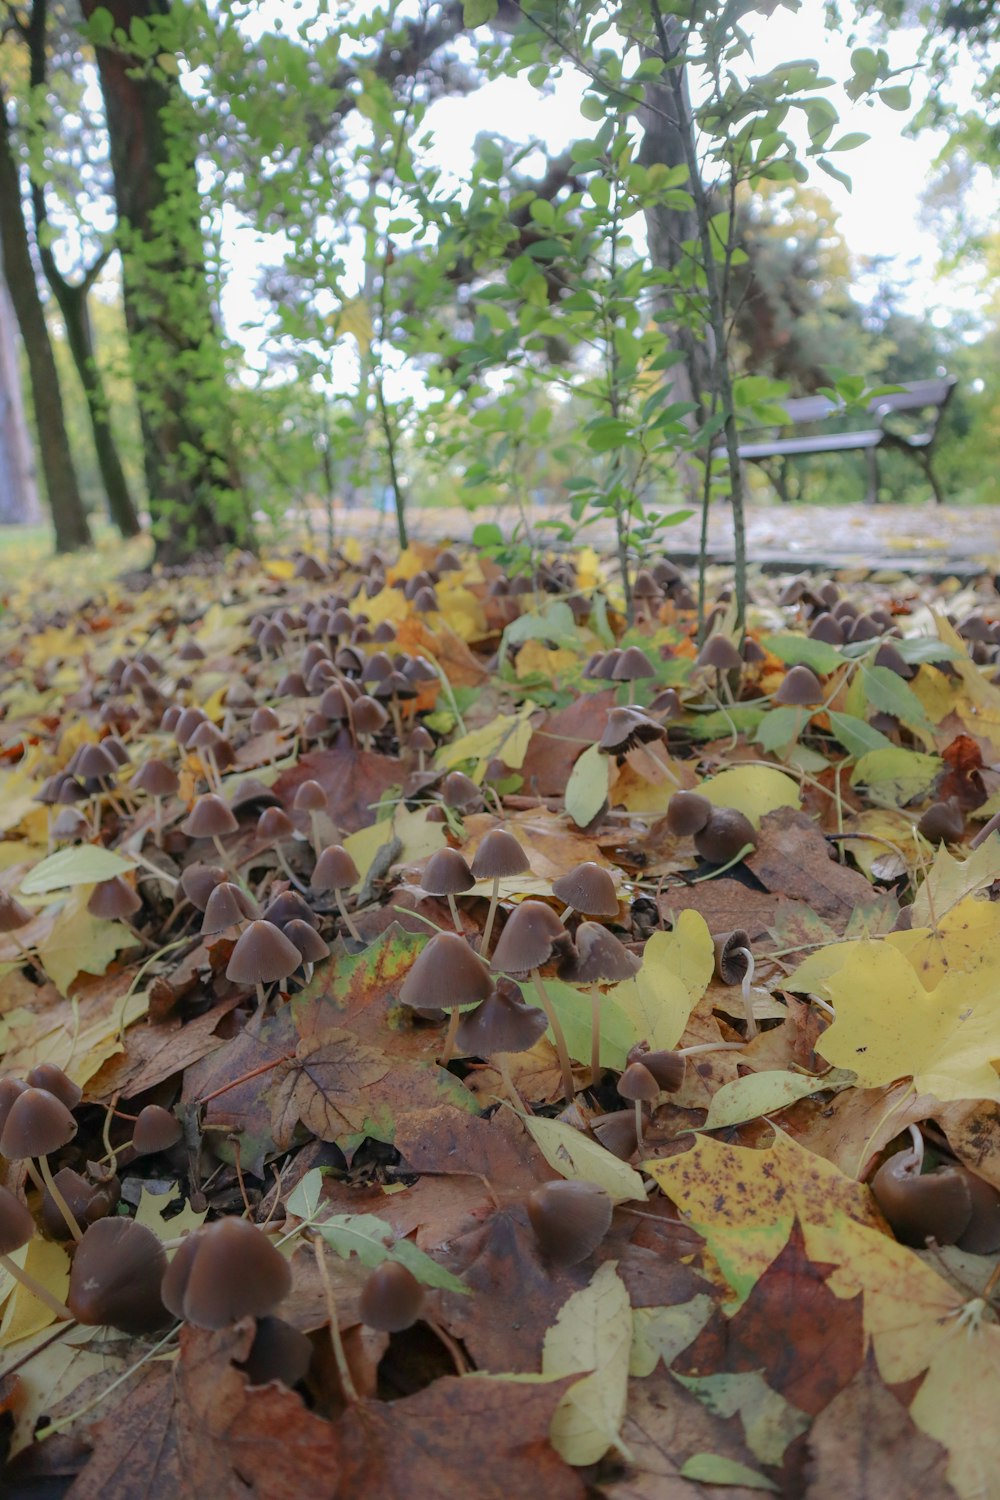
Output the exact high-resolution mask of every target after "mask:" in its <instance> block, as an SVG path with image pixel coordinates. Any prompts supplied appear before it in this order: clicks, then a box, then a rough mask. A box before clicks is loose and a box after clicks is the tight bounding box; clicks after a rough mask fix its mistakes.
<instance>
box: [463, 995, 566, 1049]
mask: <svg viewBox="0 0 1000 1500" xmlns="http://www.w3.org/2000/svg"><path fill="white" fill-rule="evenodd" d="M548 1024H549V1023H548V1018H547V1016H546V1014H545V1012H544V1011H543V1010H541V1009H539V1008H538V1007H536V1006H531V1005H525V1004H524V1002H523V1000H520V999H517V1000H515V999H514V998H513V996H512V995H510V994H508V993H506V992H505V991H504V990H501V989H495V990H492V991H491V992H490V994H488V995H487V997H486V999H485V1000H484V1001H483V1002H482V1004H481V1005H477V1006H476V1008H475V1010H470V1011H467V1012H466V1014H465V1015H464V1016H463V1017H462V1019H461V1021H460V1022H459V1023H458V1031H457V1032H456V1034H455V1045H456V1046H457V1048H458V1050H459V1052H460V1053H461V1054H462V1055H463V1056H464V1057H492V1056H493V1055H494V1054H495V1053H497V1052H528V1051H529V1050H530V1049H531V1048H532V1047H533V1046H534V1045H535V1043H536V1042H537V1041H539V1040H540V1039H541V1038H542V1037H543V1036H544V1035H545V1032H546V1029H547V1027H548Z"/></svg>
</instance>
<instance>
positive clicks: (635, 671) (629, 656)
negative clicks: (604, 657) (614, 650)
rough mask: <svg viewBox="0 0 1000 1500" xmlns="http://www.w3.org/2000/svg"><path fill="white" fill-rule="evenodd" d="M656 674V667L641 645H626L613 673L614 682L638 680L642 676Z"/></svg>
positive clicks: (653, 675)
mask: <svg viewBox="0 0 1000 1500" xmlns="http://www.w3.org/2000/svg"><path fill="white" fill-rule="evenodd" d="M655 676H656V668H655V667H654V666H653V663H652V662H651V661H650V659H649V657H648V656H647V655H646V653H645V651H643V649H642V647H641V646H628V647H626V649H625V650H624V651H623V652H622V654H621V656H619V658H618V660H617V661H616V662H615V664H614V668H613V670H612V673H611V678H612V681H614V682H638V681H639V680H640V678H643V677H655Z"/></svg>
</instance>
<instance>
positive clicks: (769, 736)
mask: <svg viewBox="0 0 1000 1500" xmlns="http://www.w3.org/2000/svg"><path fill="white" fill-rule="evenodd" d="M808 717H809V711H808V709H804V708H772V709H771V710H770V711H769V712H768V713H766V714H765V715H764V717H763V718H762V719H761V721H760V723H759V724H758V725H757V733H756V734H755V735H754V743H755V744H757V745H760V746H762V747H763V749H764V750H766V751H767V752H768V753H769V754H770V753H771V752H772V751H775V750H784V749H785V747H786V746H788V745H790V744H791V743H792V741H793V740H797V739H798V737H799V733H800V731H801V729H802V726H803V724H804V723H805V722H806V720H807V719H808Z"/></svg>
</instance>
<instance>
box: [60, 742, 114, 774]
mask: <svg viewBox="0 0 1000 1500" xmlns="http://www.w3.org/2000/svg"><path fill="white" fill-rule="evenodd" d="M70 766H71V767H72V770H73V775H74V776H79V777H80V778H81V779H82V780H83V781H106V780H107V779H108V778H109V777H111V776H114V775H115V774H116V772H117V770H118V762H117V760H116V759H115V757H114V755H113V754H112V752H111V751H110V750H106V749H105V747H104V746H103V745H81V746H80V748H79V750H78V751H77V753H76V754H75V755H74V756H73V758H72V760H71V761H70Z"/></svg>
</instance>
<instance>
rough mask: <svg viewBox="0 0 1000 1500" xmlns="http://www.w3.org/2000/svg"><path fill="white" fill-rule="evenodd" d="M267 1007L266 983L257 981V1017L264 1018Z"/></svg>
mask: <svg viewBox="0 0 1000 1500" xmlns="http://www.w3.org/2000/svg"><path fill="white" fill-rule="evenodd" d="M266 1005H267V995H266V994H265V992H264V982H263V980H261V979H258V981H257V1015H258V1016H263V1014H264V1008H265V1006H266Z"/></svg>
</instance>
